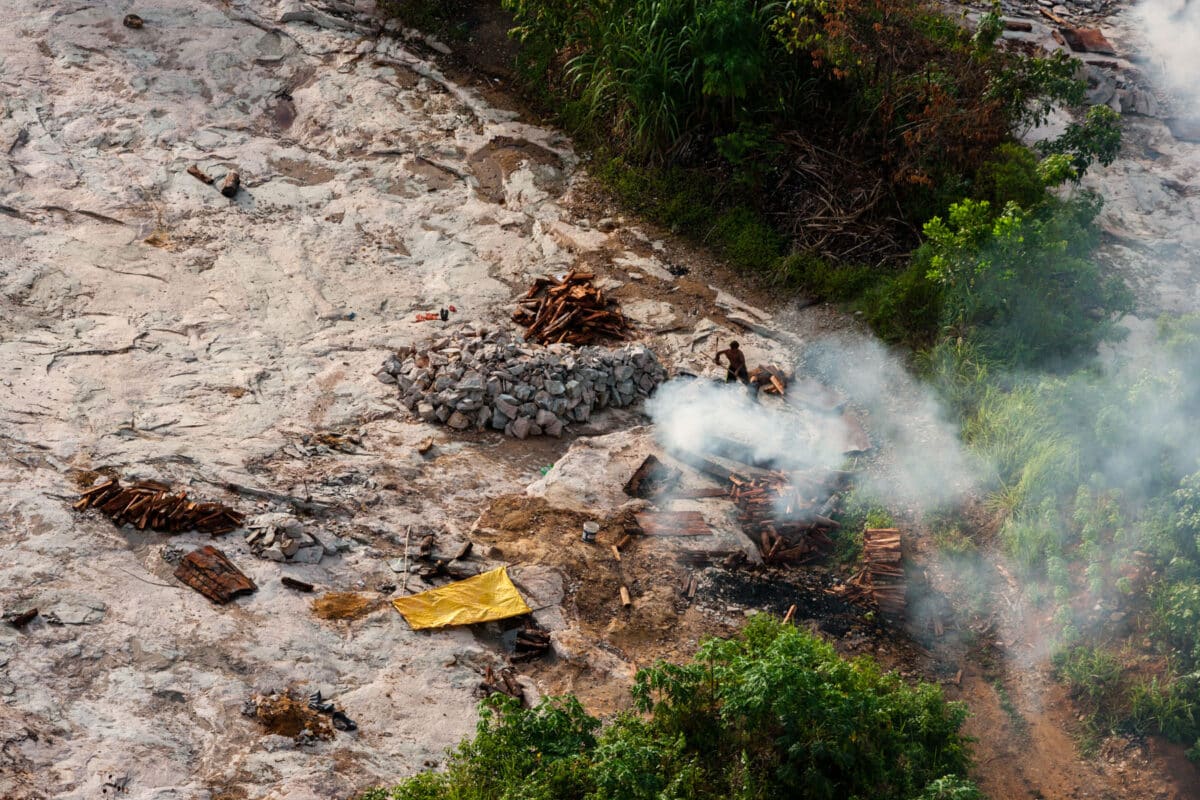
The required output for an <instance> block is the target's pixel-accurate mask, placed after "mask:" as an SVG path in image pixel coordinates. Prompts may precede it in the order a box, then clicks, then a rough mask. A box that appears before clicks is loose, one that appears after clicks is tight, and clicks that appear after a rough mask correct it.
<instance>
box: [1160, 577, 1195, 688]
mask: <svg viewBox="0 0 1200 800" xmlns="http://www.w3.org/2000/svg"><path fill="white" fill-rule="evenodd" d="M1153 597H1154V619H1155V623H1156V627H1157V629H1158V631H1159V633H1160V635H1161V636H1162V637H1163V638H1164V639H1165V640H1166V641H1167V642H1168V643H1169V644H1170V645H1171V646H1172V647H1174V648H1175V649H1176V650H1177V651H1178V652H1179V653H1181V654H1183V656H1184V657H1185V658H1186V659H1187V663H1188V664H1190V665H1193V666H1196V665H1200V580H1197V579H1194V578H1185V579H1182V580H1177V581H1164V582H1163V583H1162V584H1160V585H1159V586H1157V587H1156V588H1155V590H1154V593H1153Z"/></svg>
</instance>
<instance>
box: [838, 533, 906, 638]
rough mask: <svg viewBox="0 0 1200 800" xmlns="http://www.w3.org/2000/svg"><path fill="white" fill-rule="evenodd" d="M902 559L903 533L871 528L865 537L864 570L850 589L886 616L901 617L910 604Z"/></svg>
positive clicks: (852, 580) (854, 580) (852, 579)
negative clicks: (868, 599) (870, 602)
mask: <svg viewBox="0 0 1200 800" xmlns="http://www.w3.org/2000/svg"><path fill="white" fill-rule="evenodd" d="M903 559H904V556H903V553H902V551H901V548H900V531H898V530H897V529H895V528H868V529H867V530H866V531H865V532H864V533H863V564H864V566H863V569H862V570H861V571H859V572H858V574H856V575H855V576H854V577H853V578H851V579H850V580H849V581H848V582H847V585H848V586H849V587H852V588H853V589H856V590H857V592H856V593H857V594H860V595H861V594H864V593H865V594H867V595H869V596H870V597H871V598H873V599H874V600H875V602H876V604H877V605H878V606H879V610H880V611H882V612H884V613H885V614H889V615H891V616H894V617H902V616H904V610H905V607H906V604H907V601H906V594H907V585H906V582H905V578H904V563H903Z"/></svg>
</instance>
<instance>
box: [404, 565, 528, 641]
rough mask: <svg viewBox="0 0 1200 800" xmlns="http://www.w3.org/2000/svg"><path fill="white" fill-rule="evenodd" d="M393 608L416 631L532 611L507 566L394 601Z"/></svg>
mask: <svg viewBox="0 0 1200 800" xmlns="http://www.w3.org/2000/svg"><path fill="white" fill-rule="evenodd" d="M392 605H394V606H395V607H396V610H397V611H399V612H400V613H401V614H403V615H404V619H405V620H407V621H408V624H409V625H411V626H412V628H413V630H415V631H419V630H421V629H423V628H444V627H446V626H447V625H470V624H472V623H474V622H491V621H492V620H496V619H507V618H508V617H519V616H520V615H521V614H528V613H529V612H530V611H531V610H532V609H530V608H529V606H527V605H526V604H525V601H524V600H522V599H521V595H520V594H518V592H517V587H515V586H513V582H512V581H511V580H509V578H508V570H507V568H506V567H497V568H496V569H493V570H490V571H488V572H484V573H482V574H479V575H476V576H475V577H473V578H467V579H466V580H465V581H457V582H456V583H451V584H449V585H448V586H443V587H441V588H440V589H430V590H429V591H427V592H421V593H420V594H414V595H412V596H410V597H401V598H398V599H396V600H393V601H392Z"/></svg>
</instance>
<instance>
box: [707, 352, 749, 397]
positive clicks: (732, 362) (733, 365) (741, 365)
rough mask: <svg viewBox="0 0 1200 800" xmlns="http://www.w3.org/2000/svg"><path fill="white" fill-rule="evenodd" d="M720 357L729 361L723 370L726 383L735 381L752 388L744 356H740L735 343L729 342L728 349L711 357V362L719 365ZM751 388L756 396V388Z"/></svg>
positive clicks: (740, 353)
mask: <svg viewBox="0 0 1200 800" xmlns="http://www.w3.org/2000/svg"><path fill="white" fill-rule="evenodd" d="M721 356H725V358H727V359H729V366H728V367H726V369H725V382H726V383H729V382H730V381H733V380H735V379H736V380H739V381H741V382H742V383H744V384H746V385H747V386H753V384H751V383H750V372H749V371H748V370H747V369H746V356H744V355H743V354H742V349H741V347H740V346H739V345H738V343H737V342H730V343H729V348H728V349H726V350H721V351H719V352H718V353H717V354H716V355H715V356H713V361H715V362H716V363H717V364H720V363H721ZM753 388H754V389H755V390H756V391H755V394H757V388H758V387H756V386H753Z"/></svg>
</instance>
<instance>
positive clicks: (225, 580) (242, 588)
mask: <svg viewBox="0 0 1200 800" xmlns="http://www.w3.org/2000/svg"><path fill="white" fill-rule="evenodd" d="M175 577H176V578H178V579H179V580H181V581H183V582H184V583H186V584H187V585H188V586H190V587H192V588H193V589H195V590H196V591H197V592H199V593H200V594H202V595H204V596H205V597H207V598H208V599H209V600H212V601H213V602H214V603H218V604H222V603H228V602H229V601H230V600H232V599H233V598H235V597H237V596H238V595H241V594H249V593H250V592H253V591H255V590H256V589H257V588H258V587H257V586H255V585H254V581H252V580H250V578H248V577H246V575H245V573H243V572H242V571H241V570H240V569H238V568H237V567H235V566H234V565H233V563H232V562H230V560H229V559H228V558H226V557H225V554H224V553H222V552H221V551H220V550H218V549H217V548H215V547H213V546H212V545H205V546H204V547H201V548H199V549H197V550H193V551H192V552H190V553H188V554H187V555H186V556H184V557H183V561H181V562H180V563H179V568H178V569H176V570H175Z"/></svg>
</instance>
